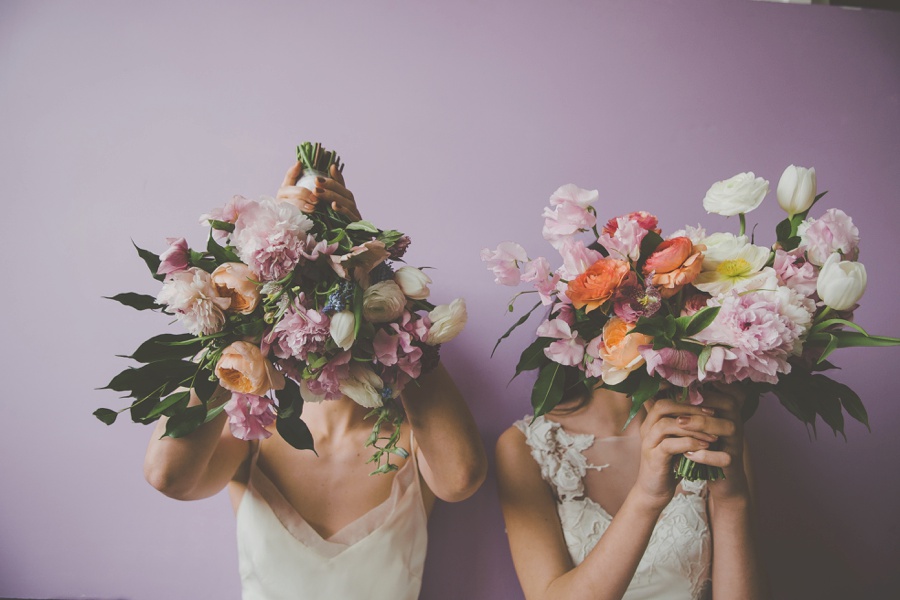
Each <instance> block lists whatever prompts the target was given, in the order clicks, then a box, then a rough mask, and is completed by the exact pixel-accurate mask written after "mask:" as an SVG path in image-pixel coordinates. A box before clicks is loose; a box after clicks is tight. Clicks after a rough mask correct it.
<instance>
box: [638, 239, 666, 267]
mask: <svg viewBox="0 0 900 600" xmlns="http://www.w3.org/2000/svg"><path fill="white" fill-rule="evenodd" d="M662 243H663V239H662V237H660V235H659V234H658V233H656V232H655V231H648V232H647V235H645V236H644V239H643V240H641V261H640V262H641V263H642V264H641V266H643V262H644V261H646V260H647V258H648V257H649V256H650V255H651V254H653V252H654V250H656V248H657V246H659V245H660V244H662Z"/></svg>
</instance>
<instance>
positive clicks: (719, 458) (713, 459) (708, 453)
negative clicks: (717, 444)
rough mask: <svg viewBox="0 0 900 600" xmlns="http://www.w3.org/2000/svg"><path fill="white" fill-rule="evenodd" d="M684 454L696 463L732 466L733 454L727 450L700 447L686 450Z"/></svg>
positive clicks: (711, 465) (722, 466)
mask: <svg viewBox="0 0 900 600" xmlns="http://www.w3.org/2000/svg"><path fill="white" fill-rule="evenodd" d="M684 455H685V456H687V457H688V458H689V459H691V460H692V461H694V462H695V463H699V464H702V465H709V466H710V467H721V468H723V469H724V468H727V467H729V466H731V455H730V454H728V453H727V452H721V451H718V450H709V449H708V448H700V449H697V450H689V451H687V452H685V453H684Z"/></svg>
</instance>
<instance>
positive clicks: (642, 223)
mask: <svg viewBox="0 0 900 600" xmlns="http://www.w3.org/2000/svg"><path fill="white" fill-rule="evenodd" d="M621 219H627V220H629V221H632V222H634V223H637V225H638V226H639V227H641V228H643V229H645V230H646V231H653V232H655V233H659V232H660V230H659V229H658V228H657V226H658V225H659V219H657V218H656V217H655V216H653V215H651V214H650V213H648V212H644V211H643V210H639V211H636V212H632V213H628V214H627V215H623V216H621V217H616V218H614V219H610V220H609V221H607V222H606V225H604V226H603V231H602V233H605V234H606V235H610V236H611V235H614V234H615V233H616V231H617V230H618V228H619V226H620V225H621Z"/></svg>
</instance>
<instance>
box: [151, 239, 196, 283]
mask: <svg viewBox="0 0 900 600" xmlns="http://www.w3.org/2000/svg"><path fill="white" fill-rule="evenodd" d="M166 243H167V244H169V247H168V248H167V249H166V251H165V252H163V253H162V254H160V255H159V268H158V269H156V274H157V275H169V274H171V273H177V272H179V271H184V270H185V269H187V268H188V266H189V265H190V250H188V243H187V240H186V239H184V238H166Z"/></svg>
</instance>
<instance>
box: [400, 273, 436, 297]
mask: <svg viewBox="0 0 900 600" xmlns="http://www.w3.org/2000/svg"><path fill="white" fill-rule="evenodd" d="M394 281H396V282H397V285H399V286H400V289H401V290H403V293H404V294H406V297H407V298H412V299H413V300H424V299H425V298H427V297H428V294H430V293H431V290H429V289H428V284H429V283H431V278H430V277H429V276H428V275H426V274H425V273H423V272H422V271H420V270H419V269H417V268H415V267H400V268H399V269H397V272H396V273H394Z"/></svg>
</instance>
